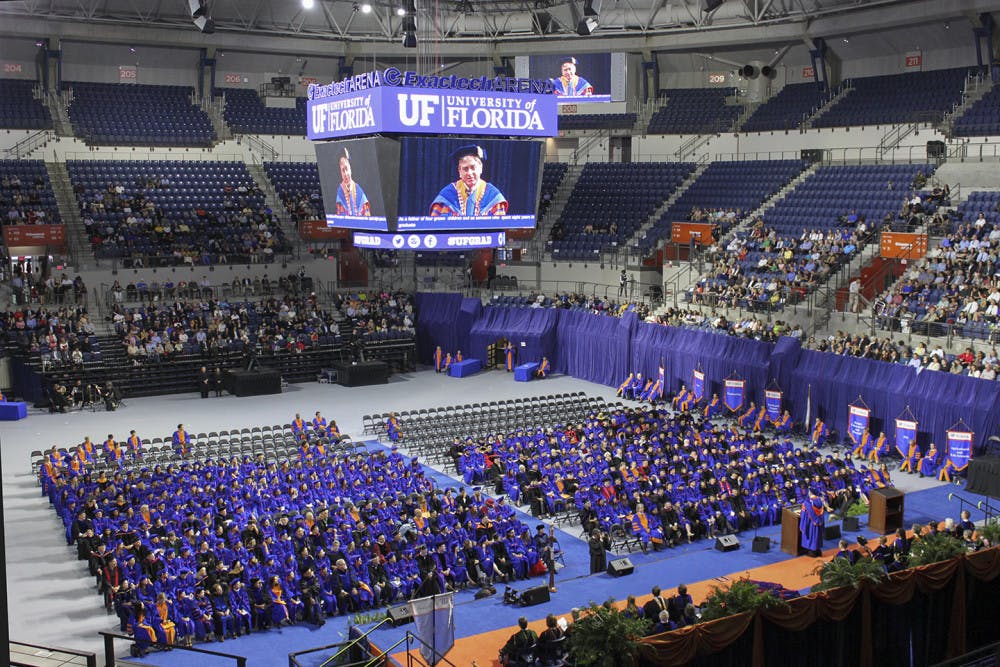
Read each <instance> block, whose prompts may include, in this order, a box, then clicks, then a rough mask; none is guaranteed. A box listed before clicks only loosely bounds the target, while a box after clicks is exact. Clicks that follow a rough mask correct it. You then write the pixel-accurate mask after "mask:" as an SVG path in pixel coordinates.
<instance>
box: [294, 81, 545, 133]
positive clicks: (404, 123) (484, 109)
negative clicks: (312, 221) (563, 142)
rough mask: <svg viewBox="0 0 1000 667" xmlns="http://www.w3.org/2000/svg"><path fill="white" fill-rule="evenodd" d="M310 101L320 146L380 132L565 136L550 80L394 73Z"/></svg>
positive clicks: (344, 84)
mask: <svg viewBox="0 0 1000 667" xmlns="http://www.w3.org/2000/svg"><path fill="white" fill-rule="evenodd" d="M308 97H309V100H308V102H307V105H306V114H307V119H306V127H307V130H308V136H309V138H310V139H312V140H314V141H315V140H322V139H338V138H343V137H350V136H357V135H364V134H378V133H386V134H394V133H405V134H414V133H417V134H463V133H470V134H475V135H497V136H521V137H554V136H557V135H558V122H559V112H558V101H557V97H556V96H555V95H553V94H552V83H551V82H550V81H541V80H535V79H517V78H506V77H497V78H492V79H491V78H488V77H479V78H466V77H456V76H454V75H451V76H441V77H435V76H429V77H428V76H420V75H418V74H416V73H414V72H400V71H399V70H397V69H395V68H389V69H387V70H385V71H382V72H369V73H367V74H359V75H358V76H354V77H350V78H349V79H345V80H344V81H340V82H335V83H331V84H327V85H322V86H321V85H310V86H309V88H308Z"/></svg>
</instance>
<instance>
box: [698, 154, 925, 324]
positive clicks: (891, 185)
mask: <svg viewBox="0 0 1000 667" xmlns="http://www.w3.org/2000/svg"><path fill="white" fill-rule="evenodd" d="M933 172H934V166H933V165H930V164H926V165H857V166H829V167H822V168H820V169H818V170H817V171H816V172H815V173H814V174H812V175H811V176H810V177H809V178H807V179H806V180H804V181H803V182H802V183H801V184H799V185H798V186H797V187H796V188H795V189H794V190H792V191H791V192H790V193H789V194H788V196H787V197H785V198H784V199H782V200H781V201H779V202H777V204H776V205H775V206H774V207H773V208H772V209H771V210H769V211H766V212H765V213H764V220H763V221H758V222H757V224H755V225H754V227H753V229H752V230H751V232H750V234H749V235H746V236H742V235H738V236H736V237H735V238H734V239H733V240H731V241H730V242H729V243H728V244H727V245H726V248H725V252H724V253H722V252H720V253H719V254H718V255H717V257H716V259H715V263H714V266H713V268H712V270H711V271H710V272H709V273H708V274H707V275H706V276H704V277H703V278H702V279H700V280H699V281H698V283H697V285H696V286H695V287H694V288H692V290H691V291H690V292H689V295H690V296H691V297H692V298H693V299H694V300H695V301H696V302H701V303H722V304H727V305H732V306H737V305H738V306H741V307H745V308H751V309H752V308H766V309H775V308H780V307H781V306H782V305H783V304H786V303H795V302H796V301H798V300H799V299H801V298H802V297H803V296H805V295H806V294H808V293H809V292H811V291H812V290H813V289H815V288H816V287H817V286H818V285H820V284H822V283H823V282H825V281H826V279H827V277H828V276H829V274H830V273H831V272H832V271H834V270H836V269H837V268H838V267H840V266H841V265H842V264H843V263H844V262H847V261H849V260H850V258H851V256H852V255H853V254H854V253H855V252H857V251H858V250H859V249H860V248H861V247H863V246H864V244H865V243H867V242H868V241H869V240H870V239H871V231H872V230H873V229H874V228H876V227H878V226H879V225H884V226H889V225H890V224H891V223H892V222H893V221H895V220H896V219H897V218H898V216H899V215H900V214H901V212H902V210H903V209H904V208H905V209H906V211H907V212H909V210H910V209H909V205H908V204H907V203H906V201H908V200H909V196H913V195H912V190H911V188H912V187H913V186H914V184H915V183H919V182H921V181H924V182H925V181H926V178H927V177H929V176H930V175H931V174H933ZM908 193H909V196H907V194H908ZM933 206H934V205H933V203H932V202H930V201H927V202H926V203H925V207H924V209H923V210H924V212H932V211H933ZM906 217H907V220H908V219H909V215H908V213H907V216H906Z"/></svg>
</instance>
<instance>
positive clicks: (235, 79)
mask: <svg viewBox="0 0 1000 667" xmlns="http://www.w3.org/2000/svg"><path fill="white" fill-rule="evenodd" d="M222 80H223V81H224V82H226V83H243V75H242V74H236V73H233V72H229V73H227V74H225V75H223V77H222Z"/></svg>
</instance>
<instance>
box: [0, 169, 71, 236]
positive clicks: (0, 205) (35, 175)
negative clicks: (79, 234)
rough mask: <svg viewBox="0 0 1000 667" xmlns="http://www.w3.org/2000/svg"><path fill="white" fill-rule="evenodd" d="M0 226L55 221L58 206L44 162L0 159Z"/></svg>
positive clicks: (54, 222) (57, 216) (53, 222)
mask: <svg viewBox="0 0 1000 667" xmlns="http://www.w3.org/2000/svg"><path fill="white" fill-rule="evenodd" d="M0 216H3V217H2V219H0V225H42V224H58V223H59V222H60V221H61V219H60V217H59V206H58V205H57V204H56V196H55V193H53V192H52V183H50V182H49V173H48V171H47V170H46V169H45V163H44V162H42V161H41V160H0Z"/></svg>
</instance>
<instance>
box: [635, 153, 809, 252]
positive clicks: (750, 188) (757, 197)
mask: <svg viewBox="0 0 1000 667" xmlns="http://www.w3.org/2000/svg"><path fill="white" fill-rule="evenodd" d="M806 166H807V163H806V162H803V161H801V160H741V161H735V162H713V163H712V164H710V165H709V166H708V168H707V169H706V170H705V171H704V172H702V174H701V175H700V176H698V179H697V180H696V181H695V182H694V183H692V184H691V186H690V187H689V188H688V189H687V190H685V191H684V193H683V194H681V196H680V197H678V199H677V201H675V202H674V203H673V204H672V205H671V206H670V208H669V209H667V210H666V211H665V212H664V213H663V215H661V216H660V218H659V219H658V220H657V221H656V222H655V223H654V224H653V227H652V228H651V229H650V230H649V231H648V232H647V234H646V236H645V238H643V239H641V240H640V241H639V245H640V247H642V248H645V249H650V248H653V247H655V246H656V245H657V243H659V241H660V239H669V238H670V234H671V226H672V223H674V222H681V221H688V220H695V219H697V220H698V221H699V222H714V223H716V224H718V225H720V227H721V228H722V231H723V232H725V231H728V230H729V229H730V228H731V227H733V226H734V225H737V224H739V223H740V222H742V220H743V218H744V216H746V215H747V214H748V213H750V212H751V211H753V210H754V209H756V208H757V207H759V206H760V205H761V204H763V203H764V202H765V201H767V199H769V198H770V197H771V196H773V195H774V194H776V193H777V192H778V191H779V190H780V189H781V188H782V187H784V186H785V185H787V184H788V182H789V181H791V180H792V179H793V178H795V177H796V176H798V175H799V174H800V173H801V172H802V170H803V169H805V168H806ZM693 214H694V215H693Z"/></svg>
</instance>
